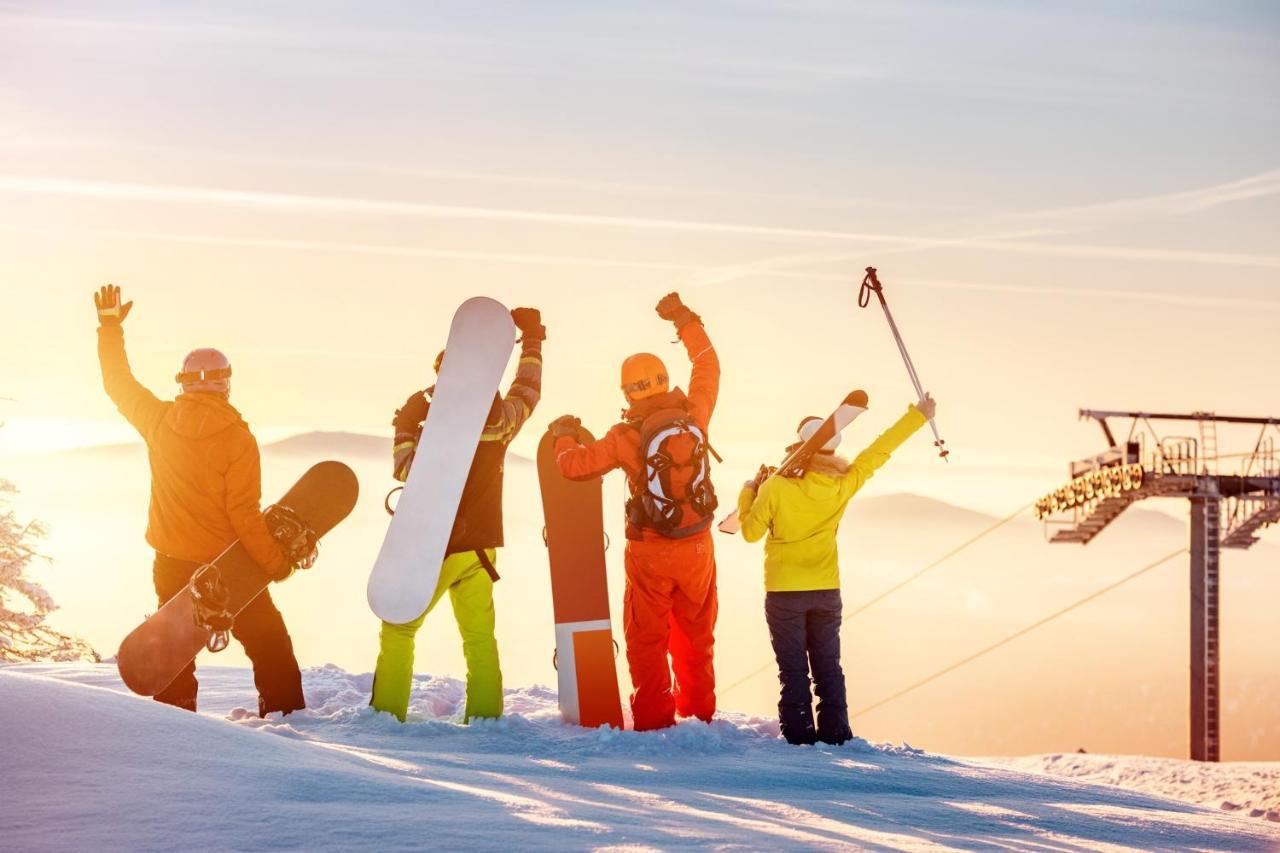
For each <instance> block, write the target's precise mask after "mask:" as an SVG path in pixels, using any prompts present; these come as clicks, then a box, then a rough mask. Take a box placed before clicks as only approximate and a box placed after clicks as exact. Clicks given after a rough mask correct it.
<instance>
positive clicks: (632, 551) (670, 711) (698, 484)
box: [551, 293, 720, 731]
mask: <svg viewBox="0 0 1280 853" xmlns="http://www.w3.org/2000/svg"><path fill="white" fill-rule="evenodd" d="M656 310H657V312H658V316H659V317H662V318H663V319H665V320H670V321H672V322H673V323H674V324H675V327H676V331H677V334H678V335H679V337H680V340H681V341H682V342H683V343H684V346H685V350H686V351H687V352H688V354H689V358H690V360H691V361H692V362H693V372H692V375H691V377H690V380H689V393H688V394H687V395H686V394H685V393H684V392H683V391H681V390H680V389H679V388H674V389H673V388H671V387H670V380H669V377H668V374H667V369H666V367H665V365H663V363H662V360H661V359H659V358H658V357H657V356H656V355H653V354H651V353H639V354H637V355H633V356H631V357H630V358H628V359H626V361H624V362H623V364H622V391H623V393H624V394H625V395H626V399H627V408H626V409H625V410H624V411H623V421H622V423H619V424H617V425H616V426H614V427H613V428H612V429H610V430H609V432H608V433H606V434H605V435H604V437H603V438H601V439H600V440H598V441H595V442H592V443H591V444H588V445H585V446H584V445H582V444H580V443H579V441H578V434H579V433H578V430H579V427H580V426H581V422H580V421H579V419H578V418H576V417H574V416H572V415H565V416H563V417H561V418H557V419H556V420H555V421H554V422H553V423H552V424H551V431H552V433H553V434H554V435H555V436H556V445H555V447H556V454H557V461H558V463H559V466H560V471H561V473H562V474H564V476H565V477H567V478H568V479H570V480H583V479H590V478H592V477H598V476H600V475H602V474H604V473H606V472H608V471H611V470H613V469H614V468H621V469H622V470H623V471H624V472H625V473H626V476H627V485H628V488H629V495H630V496H629V498H628V500H627V526H626V531H627V547H626V555H625V562H626V573H627V584H626V592H625V595H624V599H623V601H624V604H623V630H624V633H625V635H626V641H627V663H628V665H629V667H630V670H631V682H632V684H633V685H634V688H635V689H634V691H633V692H632V694H631V712H632V720H633V725H634V727H635V729H636V730H637V731H644V730H646V729H660V728H665V727H667V726H671V725H674V724H675V718H676V715H677V714H679V715H680V716H682V717H696V718H698V719H700V720H703V721H706V722H710V720H711V717H712V715H713V714H715V710H716V695H715V669H714V666H713V650H714V631H715V624H716V611H717V601H716V562H715V549H714V548H713V546H712V541H711V529H710V528H711V522H712V513H713V512H714V511H715V506H716V498H715V492H714V490H713V489H712V487H711V479H710V476H709V464H708V459H707V455H708V453H709V452H711V448H710V445H709V444H708V443H707V427H708V424H709V423H710V421H711V413H712V411H713V410H714V409H715V405H716V398H717V396H718V395H719V390H720V361H719V358H718V357H717V356H716V351H715V349H714V347H712V345H711V341H710V339H709V338H708V337H707V332H706V330H705V329H704V328H703V326H702V320H701V318H700V317H698V315H696V314H694V313H693V312H692V311H690V310H689V309H688V308H687V307H685V305H684V303H682V302H681V301H680V297H679V295H678V294H675V293H669V294H667V295H666V296H664V297H663V298H662V300H661V301H660V302H658V305H657V309H656ZM713 455H714V454H713ZM673 671H674V674H675V682H674V686H673V684H672V672H673Z"/></svg>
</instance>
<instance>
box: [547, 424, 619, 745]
mask: <svg viewBox="0 0 1280 853" xmlns="http://www.w3.org/2000/svg"><path fill="white" fill-rule="evenodd" d="M592 440H593V438H592V436H591V434H590V433H588V432H587V431H586V430H585V429H584V430H581V433H580V437H579V441H581V442H583V443H589V442H591V441H592ZM555 445H556V438H555V435H553V434H552V433H550V432H548V433H547V434H546V435H544V436H543V437H542V441H541V442H539V443H538V482H539V484H540V485H541V488H542V512H543V517H544V518H545V519H546V526H545V527H544V528H543V538H544V539H545V541H546V544H547V555H548V557H549V559H550V561H551V602H552V607H553V609H554V611H555V621H556V676H557V681H558V687H559V692H560V715H561V717H563V718H564V721H565V722H567V723H575V724H577V725H580V726H585V727H587V728H598V727H599V726H603V725H609V726H613V727H614V728H617V729H621V728H623V720H622V697H621V694H620V693H619V690H618V669H617V665H616V663H615V661H614V657H615V649H616V648H617V647H616V645H615V643H614V639H613V625H612V623H611V622H610V619H609V581H608V578H607V577H606V575H605V557H604V554H605V547H606V542H605V532H604V510H603V502H602V499H601V478H600V477H592V478H589V479H586V480H579V481H573V480H568V479H566V478H565V477H564V475H562V474H561V473H560V466H559V464H558V463H557V462H556V448H555Z"/></svg>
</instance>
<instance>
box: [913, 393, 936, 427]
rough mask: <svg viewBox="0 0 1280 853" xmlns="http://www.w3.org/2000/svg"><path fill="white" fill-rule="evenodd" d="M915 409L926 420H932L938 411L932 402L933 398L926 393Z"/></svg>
mask: <svg viewBox="0 0 1280 853" xmlns="http://www.w3.org/2000/svg"><path fill="white" fill-rule="evenodd" d="M916 409H918V410H919V411H920V414H922V415H924V416H925V419H926V420H933V415H934V413H935V412H936V411H937V410H938V404H937V403H935V402H934V401H933V396H932V395H931V394H929V393H928V392H927V391H926V392H925V395H924V399H923V400H921V401H920V402H918V403H916Z"/></svg>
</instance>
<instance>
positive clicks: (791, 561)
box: [738, 406, 925, 592]
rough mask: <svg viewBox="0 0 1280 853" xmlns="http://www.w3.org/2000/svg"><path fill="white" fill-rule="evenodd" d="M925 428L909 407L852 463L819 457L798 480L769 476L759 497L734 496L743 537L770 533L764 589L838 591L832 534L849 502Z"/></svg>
mask: <svg viewBox="0 0 1280 853" xmlns="http://www.w3.org/2000/svg"><path fill="white" fill-rule="evenodd" d="M924 424H925V417H924V415H922V414H920V412H919V411H918V410H917V409H916V407H915V406H911V407H910V408H908V409H907V413H906V414H905V415H903V416H902V417H901V418H899V419H898V422H897V423H895V424H894V425H893V426H891V427H889V428H888V429H887V430H885V431H884V432H883V433H881V435H880V437H879V438H877V439H876V440H875V441H873V442H871V446H869V447H868V448H867V449H866V450H864V451H862V452H861V453H859V454H858V456H857V458H856V459H854V460H853V462H852V464H850V463H847V462H845V461H844V460H842V459H840V458H839V457H835V456H831V455H824V454H819V455H818V456H815V457H814V462H813V463H812V465H811V467H810V470H809V471H808V472H807V473H806V474H805V475H804V476H803V477H801V478H792V477H771V478H769V479H768V480H766V481H765V482H764V483H763V484H762V485H761V486H760V492H759V494H756V493H755V491H753V490H752V489H751V488H750V487H747V488H744V489H743V490H742V493H741V494H740V495H739V496H738V520H739V521H740V522H741V524H742V537H743V538H744V539H746V540H747V541H748V542H756V541H758V540H759V539H760V538H761V537H763V536H764V535H765V534H766V533H768V534H769V538H768V539H767V540H766V541H765V543H764V586H765V589H766V590H768V591H769V592H789V591H800V590H814V589H839V588H840V560H839V555H838V554H837V552H836V530H837V529H838V528H839V527H840V519H841V518H842V517H843V516H844V510H845V507H846V506H847V505H848V503H849V499H850V498H852V497H853V496H854V494H855V493H857V491H858V490H859V489H861V488H862V486H863V484H865V483H866V482H867V480H869V479H871V475H872V474H874V473H875V471H876V469H877V468H879V467H880V466H881V465H883V464H884V463H886V462H888V461H889V455H890V454H891V453H893V451H895V450H897V449H898V446H899V445H901V444H902V443H903V442H904V441H906V440H907V439H908V438H910V437H911V434H912V433H914V432H915V431H916V430H918V429H920V427H922V426H924Z"/></svg>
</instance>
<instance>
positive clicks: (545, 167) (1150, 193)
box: [0, 0, 1280, 547]
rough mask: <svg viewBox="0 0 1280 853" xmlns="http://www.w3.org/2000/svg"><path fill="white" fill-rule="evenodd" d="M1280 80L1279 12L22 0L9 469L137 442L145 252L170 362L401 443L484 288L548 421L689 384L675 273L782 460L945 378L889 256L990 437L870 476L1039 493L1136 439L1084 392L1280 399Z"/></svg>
mask: <svg viewBox="0 0 1280 853" xmlns="http://www.w3.org/2000/svg"><path fill="white" fill-rule="evenodd" d="M1278 89H1280V11H1277V9H1276V7H1275V6H1274V5H1271V4H1267V3H1261V2H1259V3H1247V2H1228V3H1215V4H1212V5H1210V4H1191V3H1177V2H1170V3H1159V4H1157V3H1149V2H1147V3H1125V2H1116V3H1070V4H1068V3H1060V4H1054V3H1043V2H1027V3H1012V2H956V3H921V2H892V3H890V2H873V3H851V2H850V3H845V2H827V0H798V2H787V3H781V2H769V1H768V0H740V2H719V3H696V4H694V3H674V2H645V3H639V2H609V3H586V2H578V3H570V2H554V3H539V4H526V3H508V4H493V3H476V2H467V3H430V4H421V3H408V2H404V3H394V2H381V3H362V4H349V3H340V2H327V3H326V2H306V3H303V2H295V0H282V2H279V3H274V4H270V5H269V6H264V4H258V3H247V2H228V3H221V4H217V5H216V6H210V5H207V4H203V5H200V6H196V5H194V4H189V5H188V4H174V3H170V2H139V3H123V2H97V3H89V2H81V3H75V2H52V1H51V2H38V3H37V2H30V3H22V2H2V0H0V295H2V296H3V306H4V310H3V318H4V323H5V329H4V334H3V335H0V398H4V399H0V419H3V420H4V421H5V424H6V425H5V428H4V429H0V460H2V459H3V458H4V457H5V456H6V455H8V456H12V455H23V454H30V453H31V452H34V451H41V450H48V449H53V448H65V447H69V446H73V445H79V444H90V443H104V442H116V441H123V440H130V439H131V438H132V436H131V435H130V433H129V430H128V427H127V426H125V425H124V424H123V423H122V422H121V420H120V418H119V416H118V415H117V414H116V413H115V411H114V409H113V407H112V405H111V404H110V402H109V401H108V400H107V398H106V396H105V394H103V392H102V390H101V385H100V379H99V376H98V370H97V363H96V358H95V352H94V346H95V344H94V342H95V336H94V326H95V324H96V320H95V316H94V313H93V309H92V308H91V302H90V295H91V293H92V292H93V290H94V289H95V288H97V287H98V286H100V285H102V284H105V283H107V282H113V283H115V284H118V285H120V286H121V287H122V288H123V290H124V293H125V296H126V298H129V299H133V300H135V306H134V310H133V313H132V314H131V316H130V317H129V319H128V322H127V325H126V337H127V342H128V348H129V353H130V357H131V359H132V361H133V365H134V368H135V370H136V372H137V374H138V376H139V378H140V379H142V380H143V381H144V382H145V383H146V384H148V385H149V386H150V387H152V388H153V389H154V390H155V391H156V392H157V393H159V394H161V395H168V394H170V393H173V392H174V391H175V390H176V389H175V388H174V386H173V383H172V377H173V375H174V373H175V372H176V369H177V366H178V364H179V363H180V360H181V358H182V356H183V354H184V353H186V352H187V351H188V350H190V349H193V348H195V347H201V346H216V347H219V348H221V349H223V350H224V351H225V352H226V353H227V354H228V355H229V356H230V357H231V360H232V362H233V365H234V369H235V380H234V389H235V390H234V396H233V402H234V403H235V404H236V405H237V406H238V407H239V408H240V410H241V411H242V412H243V413H244V414H245V416H246V418H247V419H248V421H249V422H250V423H251V424H252V425H253V427H254V429H255V431H256V432H257V433H258V435H259V436H260V437H261V438H263V439H264V440H270V439H273V438H279V437H281V436H284V435H287V434H289V433H292V432H299V431H304V430H314V429H326V430H333V429H340V430H352V431H367V432H376V433H386V432H388V431H389V425H388V424H389V421H390V417H391V414H392V412H393V410H394V409H395V408H396V407H397V406H398V405H399V404H400V403H401V402H402V401H403V400H404V398H405V397H406V396H407V395H408V394H409V393H410V392H411V391H413V390H415V389H417V388H421V387H423V386H425V385H426V384H428V383H429V382H430V381H431V371H430V363H431V360H432V358H433V357H434V355H435V353H436V352H437V351H438V350H439V348H440V347H441V345H442V342H443V340H444V338H445V335H446V332H447V329H448V324H449V320H450V317H451V315H452V312H453V310H454V309H455V308H456V306H457V305H458V304H459V303H460V302H461V301H462V300H464V299H466V298H467V297H469V296H472V295H476V294H484V295H488V296H491V297H494V298H497V299H499V300H501V301H503V302H504V304H507V305H508V306H511V307H514V306H516V305H531V306H535V307H538V308H540V309H541V310H542V311H543V314H544V319H545V322H546V325H547V328H548V334H549V337H548V340H547V342H546V346H545V356H546V375H545V380H544V390H545V395H544V400H543V404H542V406H541V408H540V409H539V411H538V412H537V413H536V414H535V417H534V421H533V424H532V425H531V428H530V429H528V430H526V432H525V434H524V435H522V436H521V438H520V439H519V440H518V443H517V447H516V449H517V451H520V452H525V453H529V452H531V449H532V446H533V444H534V443H535V442H536V440H537V437H538V435H539V434H540V433H541V430H542V427H543V425H544V424H545V423H546V422H547V421H548V420H550V419H551V418H553V417H555V416H557V415H560V414H563V413H565V412H573V413H575V414H578V415H580V416H581V417H582V418H583V419H584V422H585V423H586V424H587V425H588V426H589V427H591V428H592V429H593V430H594V431H596V432H597V433H598V432H600V431H602V430H603V429H605V428H606V427H607V426H608V424H609V423H611V422H612V421H613V420H614V419H615V418H616V417H617V414H618V410H619V409H620V407H621V404H622V400H621V395H620V393H619V392H618V390H617V382H618V379H617V370H618V365H619V363H620V362H621V360H622V359H623V358H624V357H625V356H627V355H629V354H631V353H633V352H637V351H652V352H656V353H658V354H659V355H661V356H662V357H663V358H665V359H666V360H667V362H668V364H669V365H670V366H671V368H672V374H673V376H674V378H675V380H676V381H677V382H678V383H684V382H686V381H687V367H686V366H685V364H684V357H683V352H682V350H681V348H680V347H679V345H678V344H675V343H674V341H673V338H674V335H673V334H672V331H671V328H670V326H669V325H668V324H666V323H665V322H663V321H661V320H659V319H658V318H657V317H656V316H655V315H654V312H653V306H654V304H655V303H656V302H657V300H658V298H659V297H661V296H662V295H663V294H664V293H666V292H668V291H671V290H678V291H679V292H680V293H681V294H682V295H683V296H684V298H685V301H686V302H687V303H688V304H689V305H690V306H691V307H692V308H693V310H695V311H696V312H698V313H699V314H700V315H701V316H702V317H703V319H704V321H705V323H706V327H707V329H708V332H709V334H710V335H711V337H712V340H713V341H714V342H715V344H716V346H717V348H718V350H719V352H720V356H721V361H722V365H723V369H724V382H723V387H722V393H721V398H720V403H719V406H718V409H717V413H716V416H715V419H714V421H713V423H712V425H711V435H712V440H713V441H714V442H715V443H716V446H717V447H718V449H720V450H721V451H722V453H727V454H728V456H727V458H728V466H729V467H732V468H733V469H734V470H735V471H736V470H749V469H752V468H754V466H755V464H757V463H758V462H759V461H763V459H767V458H771V457H772V456H774V455H776V453H777V452H778V451H780V449H781V448H782V447H783V446H784V445H785V444H787V443H788V442H789V441H790V438H791V435H792V430H793V429H794V426H795V424H796V423H797V422H798V420H799V419H800V417H801V416H803V415H807V414H811V413H821V412H824V411H827V410H830V409H831V408H832V407H834V405H835V404H836V402H838V401H839V400H840V399H841V398H842V397H843V396H844V395H845V394H846V393H847V392H848V391H849V390H851V388H857V387H861V388H864V389H866V390H867V391H868V393H869V395H870V399H871V410H870V412H869V413H868V414H867V415H866V416H865V421H866V422H867V426H866V430H865V431H866V433H867V436H868V438H869V436H870V435H872V434H874V431H878V429H880V428H881V427H882V426H884V425H887V424H888V423H889V422H890V421H891V420H892V419H893V418H894V417H896V415H897V414H898V413H899V412H900V411H902V409H903V408H904V407H905V406H906V404H907V403H909V402H911V401H912V400H913V399H914V393H913V391H912V389H911V386H910V384H909V383H908V380H907V376H906V373H905V371H904V369H903V366H902V363H901V362H900V360H899V358H898V355H897V351H896V348H895V346H894V343H893V340H892V338H891V337H890V335H889V332H888V328H887V326H886V324H885V323H884V320H883V317H882V316H880V315H879V314H878V313H877V311H876V310H875V308H874V306H873V307H872V308H869V309H866V310H860V309H858V308H857V303H856V293H857V284H858V282H859V281H860V279H861V275H862V269H863V268H864V267H866V266H868V265H874V266H876V267H878V268H879V270H880V277H881V280H882V281H883V282H884V284H885V287H886V293H887V296H888V298H889V300H890V304H891V305H892V307H893V310H894V313H895V317H896V319H897V320H898V322H899V325H900V326H901V329H902V332H903V335H904V337H905V340H906V343H907V346H908V347H909V349H910V351H911V354H912V356H913V358H914V360H915V363H916V367H917V369H918V370H919V373H920V376H921V378H922V380H923V382H924V384H925V386H926V387H927V388H928V389H929V390H930V391H931V392H932V393H933V395H934V396H935V398H936V399H937V400H938V403H939V406H938V421H937V422H938V426H939V428H940V429H941V431H942V434H943V436H944V437H945V438H946V440H947V443H948V446H949V447H950V448H951V450H952V455H951V463H950V464H949V465H946V466H944V465H943V464H942V463H940V462H939V461H938V460H937V458H936V456H935V455H934V451H933V449H932V448H931V447H930V444H929V442H928V441H927V440H924V439H923V438H920V439H916V440H915V441H914V442H913V443H912V444H910V445H909V446H907V447H905V448H903V450H902V451H901V453H900V454H899V457H898V458H896V459H895V463H894V464H895V467H894V469H893V473H892V477H889V476H886V477H885V478H883V480H878V481H877V482H876V483H874V484H873V488H872V491H873V492H876V491H881V492H891V491H908V492H916V493H920V494H925V495H930V496H933V497H937V498H940V499H943V500H946V501H948V502H950V503H952V504H955V505H959V506H964V507H971V508H974V509H979V510H982V511H984V512H988V513H993V514H996V515H997V516H1003V515H1004V514H1006V513H1007V512H1010V511H1011V510H1013V509H1014V508H1016V507H1018V506H1021V505H1023V504H1025V503H1027V502H1029V501H1031V500H1033V499H1034V498H1036V497H1038V496H1040V495H1041V494H1043V493H1045V492H1047V491H1049V490H1051V489H1052V488H1054V487H1056V486H1057V485H1059V484H1060V482H1061V480H1063V479H1064V475H1065V473H1066V463H1067V462H1068V460H1070V459H1073V458H1077V457H1081V456H1085V455H1087V454H1091V453H1094V452H1097V451H1100V450H1102V449H1103V444H1102V442H1101V435H1100V432H1099V431H1098V430H1097V428H1096V427H1095V426H1093V425H1092V424H1089V423H1081V422H1080V421H1079V420H1078V419H1077V417H1076V412H1077V410H1078V409H1079V408H1081V407H1093V408H1114V409H1131V408H1132V409H1147V410H1166V411H1193V410H1209V411H1217V412H1220V413H1225V414H1238V415H1280V388H1278V387H1277V385H1276V383H1275V362H1276V359H1275V353H1274V340H1275V329H1276V323H1277V320H1278V319H1280V290H1278V288H1277V277H1278V276H1280V248H1278V247H1277V244H1276V235H1277V234H1278V233H1280V228H1278V226H1280V154H1278V153H1277V152H1278V151H1280V148H1278V147H1277V145H1276V140H1277V139H1280V106H1278V105H1280V98H1278V97H1277V95H1278V94H1280V92H1278ZM859 426H860V427H861V426H862V424H861V423H860V424H859ZM1232 440H1235V439H1232ZM1238 440H1239V441H1242V442H1243V441H1251V440H1252V435H1251V434H1250V435H1249V436H1243V435H1241V437H1240V438H1239V439H1238ZM1226 449H1227V448H1226V447H1224V450H1226ZM138 476H139V477H142V476H144V473H143V472H141V471H140V472H139V475H138ZM19 485H22V484H19ZM722 488H723V487H722ZM34 509H35V510H37V511H38V510H39V508H38V507H36V508H34ZM1171 511H1172V512H1175V513H1176V514H1177V515H1179V517H1182V516H1183V515H1184V513H1185V507H1182V506H1180V505H1177V506H1173V507H1172V510H1171ZM1162 547H1163V546H1162Z"/></svg>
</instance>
